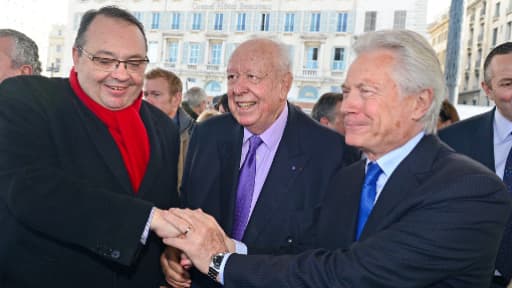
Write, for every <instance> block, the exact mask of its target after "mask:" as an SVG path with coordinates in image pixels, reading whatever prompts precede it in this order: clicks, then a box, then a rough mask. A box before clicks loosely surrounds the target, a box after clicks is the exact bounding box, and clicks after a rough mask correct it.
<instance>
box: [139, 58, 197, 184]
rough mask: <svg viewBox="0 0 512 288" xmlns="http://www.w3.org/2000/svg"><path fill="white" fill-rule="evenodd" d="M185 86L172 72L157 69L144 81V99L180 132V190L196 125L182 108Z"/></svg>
mask: <svg viewBox="0 0 512 288" xmlns="http://www.w3.org/2000/svg"><path fill="white" fill-rule="evenodd" d="M182 89H183V84H182V82H181V80H180V78H179V77H178V76H176V74H174V73H173V72H171V71H168V70H165V69H162V68H155V69H153V70H151V71H149V72H147V73H146V77H145V81H144V97H145V99H146V100H147V101H148V102H149V103H151V104H153V105H155V106H156V107H157V108H159V109H160V110H162V112H164V113H165V114H167V115H168V116H169V117H170V118H171V119H172V122H173V123H174V124H176V126H178V129H179V131H180V157H179V160H178V188H179V186H180V185H181V177H182V175H183V165H184V163H185V157H186V155H187V148H188V143H189V141H190V135H191V134H192V130H193V127H194V125H195V121H194V119H192V118H191V117H190V116H189V115H188V114H187V112H185V111H184V110H183V109H182V108H181V107H180V104H181V99H182Z"/></svg>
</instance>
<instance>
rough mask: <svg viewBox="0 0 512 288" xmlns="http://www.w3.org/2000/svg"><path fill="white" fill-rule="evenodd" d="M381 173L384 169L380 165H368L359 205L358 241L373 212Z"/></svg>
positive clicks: (372, 163)
mask: <svg viewBox="0 0 512 288" xmlns="http://www.w3.org/2000/svg"><path fill="white" fill-rule="evenodd" d="M381 173H382V169H380V167H379V164H377V163H375V162H370V163H368V169H367V170H366V176H365V178H364V185H363V190H362V191H361V202H360V203H359V217H358V221H357V232H356V240H359V237H360V236H361V232H362V231H363V228H364V224H366V220H367V219H368V215H370V212H371V211H372V208H373V203H374V202H375V196H376V195H377V179H379V176H380V174H381Z"/></svg>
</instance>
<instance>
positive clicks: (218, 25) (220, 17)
mask: <svg viewBox="0 0 512 288" xmlns="http://www.w3.org/2000/svg"><path fill="white" fill-rule="evenodd" d="M223 22H224V14H222V13H215V23H214V24H213V30H215V31H222V24H223Z"/></svg>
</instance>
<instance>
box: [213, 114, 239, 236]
mask: <svg viewBox="0 0 512 288" xmlns="http://www.w3.org/2000/svg"><path fill="white" fill-rule="evenodd" d="M243 131H244V130H243V127H242V126H240V125H239V124H238V123H236V121H234V119H233V127H232V129H230V132H229V136H228V138H227V139H225V141H220V142H219V143H218V147H217V151H218V155H219V157H220V159H219V162H220V163H221V165H220V168H219V169H220V171H219V175H220V177H221V179H220V181H221V183H220V187H221V189H222V190H224V189H225V191H219V193H220V205H221V207H222V209H221V212H220V213H221V217H220V218H219V219H220V220H221V221H222V223H220V225H221V226H222V228H224V231H226V233H228V234H231V230H232V227H233V220H234V211H235V203H236V188H237V185H238V174H239V171H240V155H241V154H242V141H243V137H244V133H243Z"/></svg>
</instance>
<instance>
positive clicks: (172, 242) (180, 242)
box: [162, 237, 190, 251]
mask: <svg viewBox="0 0 512 288" xmlns="http://www.w3.org/2000/svg"><path fill="white" fill-rule="evenodd" d="M162 241H163V242H164V244H165V245H167V246H171V247H175V248H178V249H180V250H183V251H187V248H189V242H190V241H189V240H188V239H187V238H186V237H177V238H164V239H162Z"/></svg>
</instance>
